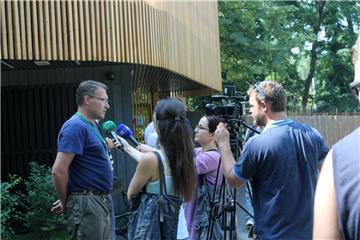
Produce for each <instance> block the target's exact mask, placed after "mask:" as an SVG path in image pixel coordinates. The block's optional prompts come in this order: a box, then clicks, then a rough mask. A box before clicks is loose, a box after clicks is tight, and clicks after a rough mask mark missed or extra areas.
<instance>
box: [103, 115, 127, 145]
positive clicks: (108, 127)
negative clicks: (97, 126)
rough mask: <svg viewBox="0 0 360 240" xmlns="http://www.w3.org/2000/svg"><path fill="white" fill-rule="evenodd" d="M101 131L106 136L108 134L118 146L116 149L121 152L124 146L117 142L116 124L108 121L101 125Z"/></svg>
mask: <svg viewBox="0 0 360 240" xmlns="http://www.w3.org/2000/svg"><path fill="white" fill-rule="evenodd" d="M102 129H103V130H104V132H105V133H106V134H110V135H111V137H112V139H113V140H115V142H116V143H117V145H118V147H117V148H118V149H119V150H121V151H124V145H123V144H122V143H121V141H119V139H118V137H117V135H116V132H115V129H116V124H115V123H114V122H113V121H111V120H108V121H106V122H104V123H103V124H102Z"/></svg>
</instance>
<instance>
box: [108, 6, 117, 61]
mask: <svg viewBox="0 0 360 240" xmlns="http://www.w3.org/2000/svg"><path fill="white" fill-rule="evenodd" d="M109 8H110V9H109V11H110V26H111V28H110V29H111V30H110V31H111V37H110V39H111V61H113V62H117V61H118V58H117V54H116V53H117V47H116V42H117V41H118V39H117V38H116V25H115V9H116V5H115V3H114V1H110V2H109Z"/></svg>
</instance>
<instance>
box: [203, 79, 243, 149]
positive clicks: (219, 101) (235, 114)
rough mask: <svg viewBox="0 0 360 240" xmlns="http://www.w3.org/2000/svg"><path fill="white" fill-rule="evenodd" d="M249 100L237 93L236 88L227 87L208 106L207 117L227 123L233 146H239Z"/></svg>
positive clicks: (213, 97) (206, 108)
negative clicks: (220, 119) (213, 117)
mask: <svg viewBox="0 0 360 240" xmlns="http://www.w3.org/2000/svg"><path fill="white" fill-rule="evenodd" d="M247 100H248V99H247V96H243V95H241V94H240V93H238V92H236V87H235V86H228V85H225V86H224V88H223V94H220V95H213V96H211V103H210V104H206V107H205V112H206V115H216V116H219V117H222V118H223V119H224V120H225V121H226V122H227V124H228V130H229V133H230V145H231V146H235V145H237V144H238V141H239V139H238V138H239V137H238V135H239V132H240V125H241V120H242V118H243V115H244V113H245V104H246V102H247Z"/></svg>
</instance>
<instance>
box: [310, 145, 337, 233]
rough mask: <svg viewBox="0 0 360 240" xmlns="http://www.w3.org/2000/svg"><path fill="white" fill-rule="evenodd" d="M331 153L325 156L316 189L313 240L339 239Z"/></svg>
mask: <svg viewBox="0 0 360 240" xmlns="http://www.w3.org/2000/svg"><path fill="white" fill-rule="evenodd" d="M332 162H333V161H332V151H330V152H329V154H328V155H327V157H326V159H325V162H324V165H323V168H322V170H321V172H320V177H319V180H318V183H317V187H316V193H315V203H314V228H313V238H314V239H341V237H340V233H339V226H338V214H337V207H336V193H335V183H334V174H333V163H332Z"/></svg>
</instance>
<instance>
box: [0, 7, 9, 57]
mask: <svg viewBox="0 0 360 240" xmlns="http://www.w3.org/2000/svg"><path fill="white" fill-rule="evenodd" d="M0 9H1V58H2V59H7V58H9V54H8V41H7V34H8V31H7V29H6V15H5V2H4V1H0Z"/></svg>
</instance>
